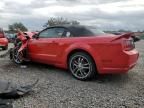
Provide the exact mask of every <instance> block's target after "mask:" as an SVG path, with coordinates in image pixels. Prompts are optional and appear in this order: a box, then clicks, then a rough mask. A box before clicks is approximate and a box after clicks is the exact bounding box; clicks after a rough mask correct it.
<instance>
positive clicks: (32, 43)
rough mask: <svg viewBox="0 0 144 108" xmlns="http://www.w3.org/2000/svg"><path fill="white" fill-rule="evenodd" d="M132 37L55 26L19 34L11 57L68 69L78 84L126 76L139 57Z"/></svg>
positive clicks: (90, 28) (74, 27) (88, 28)
mask: <svg viewBox="0 0 144 108" xmlns="http://www.w3.org/2000/svg"><path fill="white" fill-rule="evenodd" d="M132 36H133V34H132V33H127V34H121V35H113V34H106V33H104V32H102V31H100V30H98V29H96V28H94V27H86V26H54V27H48V28H46V29H44V30H42V31H41V32H39V33H28V32H27V33H22V32H19V33H18V36H17V40H16V42H15V47H14V48H13V49H12V50H11V54H10V57H11V59H12V60H13V61H14V62H15V63H17V64H21V63H23V62H24V61H34V62H39V63H45V64H51V65H54V66H57V67H60V68H64V69H69V71H70V72H71V73H72V75H73V76H74V77H75V78H77V79H79V80H87V79H89V78H92V77H94V76H95V75H96V73H99V74H110V73H111V74H115V73H126V72H128V70H130V69H131V68H133V67H134V66H135V65H136V62H137V60H138V57H139V53H138V51H137V50H136V49H135V44H134V40H133V38H132Z"/></svg>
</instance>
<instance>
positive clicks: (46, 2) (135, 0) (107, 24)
mask: <svg viewBox="0 0 144 108" xmlns="http://www.w3.org/2000/svg"><path fill="white" fill-rule="evenodd" d="M49 17H64V18H67V19H69V20H78V21H79V22H80V23H81V24H83V25H94V26H97V27H99V28H101V29H103V30H118V29H126V30H134V31H135V30H144V0H1V1H0V27H3V28H4V29H6V28H7V27H8V25H9V24H12V23H14V22H22V23H23V24H24V25H25V26H26V27H28V28H29V29H30V30H39V29H41V28H42V26H43V25H44V23H45V22H46V21H47V19H48V18H49Z"/></svg>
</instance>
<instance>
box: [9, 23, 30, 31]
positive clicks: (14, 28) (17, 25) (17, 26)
mask: <svg viewBox="0 0 144 108" xmlns="http://www.w3.org/2000/svg"><path fill="white" fill-rule="evenodd" d="M8 28H9V31H10V32H17V30H18V29H19V30H21V31H23V32H25V31H28V29H27V28H26V27H25V26H24V25H23V24H22V23H21V22H15V23H13V24H12V25H9V26H8Z"/></svg>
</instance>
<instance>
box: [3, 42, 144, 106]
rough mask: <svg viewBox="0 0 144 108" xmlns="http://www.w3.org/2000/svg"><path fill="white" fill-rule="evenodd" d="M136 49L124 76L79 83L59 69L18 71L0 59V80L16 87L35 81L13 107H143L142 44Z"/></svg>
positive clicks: (33, 65) (45, 67) (36, 66)
mask: <svg viewBox="0 0 144 108" xmlns="http://www.w3.org/2000/svg"><path fill="white" fill-rule="evenodd" d="M136 47H137V49H138V50H139V52H140V58H139V60H138V64H137V65H136V67H135V68H133V69H132V70H130V71H129V73H128V74H123V75H103V76H99V77H98V78H96V79H93V80H91V81H86V82H83V81H79V80H76V79H74V78H73V77H72V76H71V75H70V73H69V72H67V71H65V70H62V69H57V68H55V67H52V66H48V65H43V64H36V63H29V64H27V68H21V66H19V65H16V64H14V63H13V62H11V61H10V60H9V58H8V57H6V58H0V79H1V80H9V81H12V82H13V83H16V84H27V83H32V82H34V81H35V80H36V79H39V83H38V84H37V85H36V87H35V88H34V91H33V92H32V93H31V94H30V95H27V96H25V97H23V98H21V99H17V100H14V103H13V106H14V108H144V48H143V47H144V41H140V42H138V43H137V44H136ZM0 53H1V54H2V53H4V52H2V51H1V52H0Z"/></svg>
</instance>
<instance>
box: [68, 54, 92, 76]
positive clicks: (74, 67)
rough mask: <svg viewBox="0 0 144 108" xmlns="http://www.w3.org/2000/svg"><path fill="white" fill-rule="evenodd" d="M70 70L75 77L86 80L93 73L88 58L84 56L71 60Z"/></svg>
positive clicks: (76, 56)
mask: <svg viewBox="0 0 144 108" xmlns="http://www.w3.org/2000/svg"><path fill="white" fill-rule="evenodd" d="M70 70H71V72H72V74H73V75H74V76H75V77H77V78H86V77H87V76H88V75H89V73H90V72H91V70H92V66H91V63H90V61H89V60H88V59H87V58H86V57H84V56H82V55H75V56H74V57H73V58H72V59H71V60H70Z"/></svg>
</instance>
